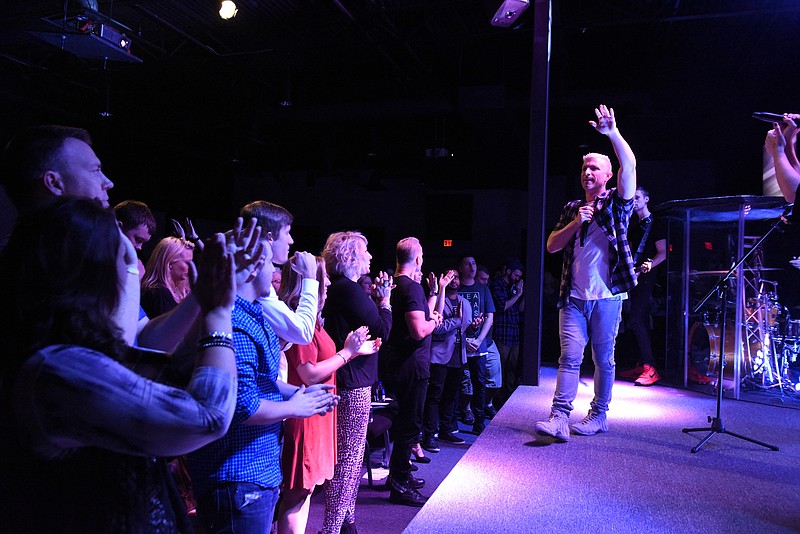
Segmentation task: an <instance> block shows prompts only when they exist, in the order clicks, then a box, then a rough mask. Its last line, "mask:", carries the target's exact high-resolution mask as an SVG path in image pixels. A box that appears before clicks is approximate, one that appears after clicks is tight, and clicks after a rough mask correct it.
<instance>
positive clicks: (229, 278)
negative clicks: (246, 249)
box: [189, 234, 236, 311]
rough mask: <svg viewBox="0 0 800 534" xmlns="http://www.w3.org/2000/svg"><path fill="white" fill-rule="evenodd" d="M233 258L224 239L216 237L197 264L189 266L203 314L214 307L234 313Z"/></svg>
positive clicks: (193, 291) (192, 263)
mask: <svg viewBox="0 0 800 534" xmlns="http://www.w3.org/2000/svg"><path fill="white" fill-rule="evenodd" d="M233 256H234V255H233V254H232V253H230V252H228V251H227V249H226V244H225V236H224V235H223V234H214V235H213V236H211V237H209V238H208V239H207V240H206V247H205V252H204V253H203V254H202V255H200V256H199V258H198V265H197V267H195V264H194V262H190V263H189V273H190V274H189V280H190V281H191V282H193V284H192V295H194V298H195V300H197V303H198V304H199V305H200V308H201V309H202V310H203V311H209V310H212V309H214V308H225V309H227V310H232V309H233V305H234V302H235V301H236V278H235V277H234V272H235V267H234V257H233Z"/></svg>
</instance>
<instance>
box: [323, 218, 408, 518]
mask: <svg viewBox="0 0 800 534" xmlns="http://www.w3.org/2000/svg"><path fill="white" fill-rule="evenodd" d="M322 257H323V258H325V265H326V267H327V271H328V274H329V275H330V277H331V285H330V287H329V288H328V294H327V299H326V302H325V307H324V308H323V310H322V317H323V318H324V319H325V330H326V332H327V333H328V334H329V335H330V337H331V339H332V340H333V342H334V344H335V346H336V348H337V349H341V348H343V347H344V345H345V341H346V339H347V335H348V333H349V332H351V331H353V330H355V329H356V328H359V327H361V326H362V325H366V326H367V328H368V329H369V334H370V336H372V337H373V338H381V339H384V340H385V339H387V338H388V337H389V332H390V330H391V329H392V307H391V305H390V303H389V302H390V301H389V299H390V295H391V293H392V288H393V287H394V285H393V284H392V278H391V277H390V276H389V275H387V274H386V273H384V272H380V273H379V274H378V277H377V278H376V279H375V288H374V297H375V298H374V299H373V298H371V297H369V296H367V295H366V294H365V293H364V291H363V289H362V287H361V286H359V284H358V282H357V280H358V279H359V277H360V276H361V275H363V274H365V273H368V272H369V270H370V260H371V259H372V255H371V254H370V253H369V252H368V251H367V238H366V237H364V236H363V235H362V234H360V233H359V232H335V233H333V234H331V235H330V236H329V237H328V239H327V241H326V242H325V247H324V248H323V250H322ZM377 381H378V353H377V351H376V352H375V353H373V354H369V355H366V356H363V357H360V358H356V359H354V360H351V361H349V362H348V363H347V365H344V366H343V367H342V368H341V369H339V370H338V371H337V372H336V385H337V392H338V394H339V396H340V397H341V399H340V401H339V406H338V408H337V414H336V447H337V453H336V466H335V467H334V470H333V478H332V479H331V480H330V482H329V483H328V485H327V487H326V488H325V519H324V522H323V527H322V531H323V533H324V534H338V533H339V532H355V531H356V526H355V506H356V497H357V496H358V484H359V480H360V479H361V466H362V464H363V459H364V444H365V442H366V438H367V425H368V424H369V413H370V402H371V397H372V385H373V384H375V383H376V382H377ZM406 461H408V457H406Z"/></svg>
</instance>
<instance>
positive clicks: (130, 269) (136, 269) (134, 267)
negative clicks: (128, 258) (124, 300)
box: [125, 265, 139, 276]
mask: <svg viewBox="0 0 800 534" xmlns="http://www.w3.org/2000/svg"><path fill="white" fill-rule="evenodd" d="M125 270H126V271H128V274H135V275H136V276H139V266H138V265H128V267H126V268H125Z"/></svg>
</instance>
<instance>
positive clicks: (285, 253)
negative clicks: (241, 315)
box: [240, 200, 319, 349]
mask: <svg viewBox="0 0 800 534" xmlns="http://www.w3.org/2000/svg"><path fill="white" fill-rule="evenodd" d="M240 215H241V216H242V217H245V218H248V217H255V218H256V219H257V220H258V224H259V225H260V226H261V228H262V231H263V232H264V235H265V237H266V239H267V241H268V243H269V245H270V248H271V249H272V254H273V256H272V258H273V259H272V263H273V264H275V265H285V264H287V263H289V264H290V265H291V267H292V269H293V270H294V271H296V272H297V273H298V274H300V275H301V280H302V291H301V292H300V299H299V301H298V304H297V306H296V309H295V310H292V309H290V308H289V307H288V306H287V305H286V303H284V302H283V301H281V300H280V299H279V298H278V295H277V292H274V291H273V292H270V293H269V294H267V295H266V296H264V297H260V298H259V299H258V302H259V303H260V304H261V308H262V309H263V311H264V315H265V316H266V318H267V322H268V323H269V325H270V326H271V327H272V330H273V331H274V332H275V334H277V336H278V338H279V339H280V340H281V341H282V342H283V343H282V348H283V349H286V348H287V346H288V345H287V344H289V343H298V344H300V345H308V344H309V343H311V339H312V338H313V337H314V325H315V324H316V321H317V310H318V308H319V306H318V295H319V282H317V279H316V276H315V274H314V273H315V272H316V262H315V260H314V255H313V254H309V253H308V252H298V253H297V254H295V256H294V261H292V262H289V248H290V247H291V245H292V244H294V239H292V234H291V230H292V220H293V217H292V214H291V213H289V212H288V211H287V210H286V209H285V208H283V207H282V206H278V205H277V204H272V203H270V202H266V201H263V200H257V201H255V202H251V203H250V204H247V205H246V206H245V207H243V208H242V209H241V212H240Z"/></svg>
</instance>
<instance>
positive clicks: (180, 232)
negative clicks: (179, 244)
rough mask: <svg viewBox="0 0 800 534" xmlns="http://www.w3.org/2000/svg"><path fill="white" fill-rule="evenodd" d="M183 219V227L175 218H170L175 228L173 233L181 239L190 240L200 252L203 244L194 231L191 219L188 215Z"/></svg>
mask: <svg viewBox="0 0 800 534" xmlns="http://www.w3.org/2000/svg"><path fill="white" fill-rule="evenodd" d="M184 220H185V222H184V225H185V228H184V226H181V223H179V222H178V221H177V220H175V219H171V221H172V228H173V230H175V235H176V236H178V237H180V238H181V239H185V240H186V241H191V242H192V243H194V245H195V246H196V247H197V249H198V250H199V251H200V252H203V247H204V245H205V244H204V243H203V241H202V240H201V239H200V237H199V236H198V235H197V232H195V230H194V225H193V224H192V220H191V219H190V218H189V217H186V219H184Z"/></svg>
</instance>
